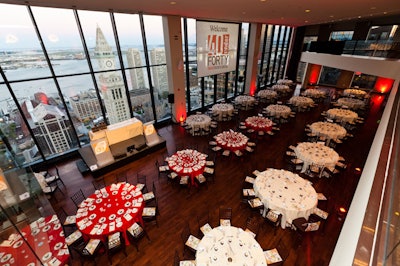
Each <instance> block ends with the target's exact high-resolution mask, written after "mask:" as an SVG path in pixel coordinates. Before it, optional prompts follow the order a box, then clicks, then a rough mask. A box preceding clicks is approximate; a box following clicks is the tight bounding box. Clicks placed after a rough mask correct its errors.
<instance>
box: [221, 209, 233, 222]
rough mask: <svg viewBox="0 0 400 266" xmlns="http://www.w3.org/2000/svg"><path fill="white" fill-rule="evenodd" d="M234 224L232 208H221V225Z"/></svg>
mask: <svg viewBox="0 0 400 266" xmlns="http://www.w3.org/2000/svg"><path fill="white" fill-rule="evenodd" d="M231 222H232V208H219V224H220V225H231Z"/></svg>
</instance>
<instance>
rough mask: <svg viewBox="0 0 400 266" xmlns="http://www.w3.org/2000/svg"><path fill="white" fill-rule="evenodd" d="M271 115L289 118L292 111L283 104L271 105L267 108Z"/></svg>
mask: <svg viewBox="0 0 400 266" xmlns="http://www.w3.org/2000/svg"><path fill="white" fill-rule="evenodd" d="M265 111H267V113H268V114H269V115H272V116H275V117H288V116H289V115H290V112H291V111H292V110H291V109H290V107H289V106H286V105H281V104H271V105H268V106H267V107H266V108H265Z"/></svg>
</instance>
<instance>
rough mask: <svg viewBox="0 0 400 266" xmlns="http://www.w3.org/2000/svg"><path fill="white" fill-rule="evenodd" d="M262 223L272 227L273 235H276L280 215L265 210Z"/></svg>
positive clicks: (280, 220)
mask: <svg viewBox="0 0 400 266" xmlns="http://www.w3.org/2000/svg"><path fill="white" fill-rule="evenodd" d="M264 221H265V223H268V224H270V225H271V226H273V227H274V235H276V231H277V229H278V228H279V226H280V225H281V222H282V213H279V212H277V211H274V210H271V209H267V212H266V214H265V217H264Z"/></svg>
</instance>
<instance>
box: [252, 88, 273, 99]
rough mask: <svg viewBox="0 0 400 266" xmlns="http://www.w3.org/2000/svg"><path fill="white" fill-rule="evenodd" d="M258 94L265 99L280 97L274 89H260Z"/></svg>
mask: <svg viewBox="0 0 400 266" xmlns="http://www.w3.org/2000/svg"><path fill="white" fill-rule="evenodd" d="M257 95H258V97H260V98H264V99H275V98H276V97H278V94H277V93H276V91H274V90H260V91H259V92H258V93H257Z"/></svg>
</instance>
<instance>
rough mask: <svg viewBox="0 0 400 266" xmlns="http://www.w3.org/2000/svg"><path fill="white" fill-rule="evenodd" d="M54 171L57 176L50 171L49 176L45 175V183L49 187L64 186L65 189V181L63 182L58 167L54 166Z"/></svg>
mask: <svg viewBox="0 0 400 266" xmlns="http://www.w3.org/2000/svg"><path fill="white" fill-rule="evenodd" d="M54 169H55V171H56V174H54V175H53V174H51V173H50V172H49V171H47V172H46V173H47V175H45V181H46V183H47V184H48V185H50V186H51V185H56V186H60V185H63V186H64V187H65V184H64V181H63V180H62V178H61V176H60V172H59V171H58V168H57V166H54Z"/></svg>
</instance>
